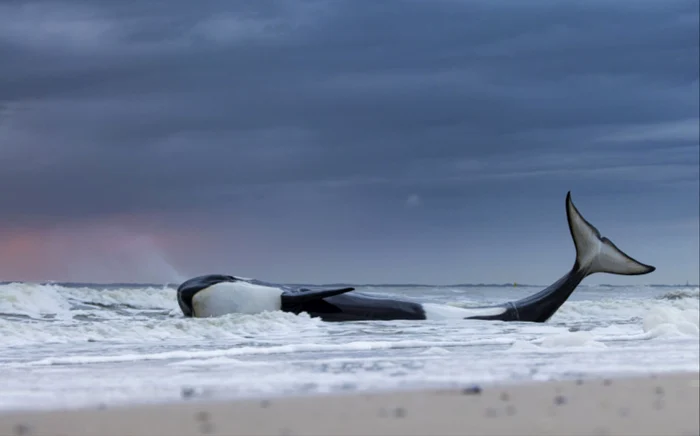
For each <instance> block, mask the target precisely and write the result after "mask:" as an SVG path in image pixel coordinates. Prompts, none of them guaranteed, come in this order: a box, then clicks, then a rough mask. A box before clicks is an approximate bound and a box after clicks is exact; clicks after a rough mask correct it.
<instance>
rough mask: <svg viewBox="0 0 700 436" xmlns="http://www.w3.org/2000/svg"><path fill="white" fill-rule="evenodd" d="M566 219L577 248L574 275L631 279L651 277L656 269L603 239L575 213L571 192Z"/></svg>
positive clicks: (568, 197) (576, 210)
mask: <svg viewBox="0 0 700 436" xmlns="http://www.w3.org/2000/svg"><path fill="white" fill-rule="evenodd" d="M566 217H567V220H568V223H569V231H570V232H571V237H572V238H573V240H574V245H575V246H576V264H575V265H574V270H575V271H580V272H582V273H584V274H585V275H586V276H588V275H591V274H594V273H600V272H602V273H609V274H618V275H627V276H632V275H642V274H648V273H650V272H652V271H654V270H655V269H656V268H655V267H653V266H651V265H646V264H643V263H641V262H639V261H638V260H636V259H633V258H632V257H630V256H629V255H628V254H627V253H625V252H624V251H622V250H620V249H619V248H617V246H616V245H615V244H614V243H613V242H612V241H611V240H610V239H608V238H606V237H604V236H601V234H600V232H599V231H598V229H596V228H595V226H593V225H592V224H591V223H589V222H588V221H586V219H585V218H584V217H583V216H582V215H581V213H580V212H579V211H578V209H576V206H574V203H573V201H571V191H569V192H568V193H567V194H566Z"/></svg>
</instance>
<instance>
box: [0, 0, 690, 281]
mask: <svg viewBox="0 0 700 436" xmlns="http://www.w3.org/2000/svg"><path fill="white" fill-rule="evenodd" d="M698 26H699V22H698V3H697V0H657V1H651V0H641V1H640V0H635V1H632V0H629V1H627V0H624V1H623V0H619V1H610V0H604V1H603V0H589V1H586V2H573V1H559V2H554V1H545V0H531V1H527V2H525V1H503V0H482V1H476V0H469V1H467V0H423V1H418V0H405V1H401V0H394V1H378V0H372V1H370V0H346V1H341V0H338V1H300V0H279V1H266V0H250V1H246V0H236V1H230V0H215V1H197V2H192V1H184V0H167V1H165V0H163V1H135V0H125V1H113V0H110V1H106V0H105V1H96V0H91V1H87V0H85V1H78V0H73V1H60V0H50V1H31V0H23V1H20V0H16V1H12V0H6V1H3V2H2V3H0V64H1V67H0V165H1V167H0V187H1V188H0V206H1V209H0V280H33V281H34V280H41V281H43V280H61V281H65V280H70V281H93V282H94V281H100V282H111V281H121V282H143V281H151V282H152V281H156V282H163V281H166V282H173V281H175V282H177V281H179V280H183V279H185V278H188V277H190V276H193V275H196V274H202V273H210V272H216V273H227V274H236V275H242V276H248V277H256V278H259V279H262V280H270V281H278V282H304V283H328V282H353V283H358V282H360V283H367V282H373V283H397V282H399V283H409V282H412V283H431V284H449V283H474V282H476V283H478V282H497V283H502V282H512V281H517V282H527V283H536V284H548V283H550V282H551V281H553V280H555V279H557V278H558V277H559V276H561V275H562V274H564V273H565V272H566V271H567V270H568V269H569V268H570V267H571V265H572V264H573V261H574V246H573V243H572V242H571V239H570V236H569V232H568V230H567V225H566V214H565V209H564V199H565V196H566V192H567V191H568V190H571V191H572V195H573V199H574V202H575V203H576V205H577V207H578V208H579V210H580V211H581V212H582V213H583V215H584V216H585V217H586V218H587V219H588V220H589V221H591V222H592V223H593V224H595V225H596V226H597V227H598V228H599V229H600V231H601V232H602V233H603V234H604V235H605V236H608V237H609V238H610V239H612V240H613V241H614V242H615V243H616V244H617V245H618V246H619V247H620V248H621V249H623V250H624V251H626V252H627V253H628V254H630V255H631V256H632V257H635V258H637V259H639V260H640V261H642V262H645V263H650V264H652V265H655V266H656V267H657V268H658V269H657V271H656V272H654V273H652V274H649V275H646V276H641V277H619V276H610V275H597V276H596V277H591V278H589V279H587V281H586V283H600V282H606V283H618V284H620V283H622V284H624V283H630V284H636V283H685V282H686V281H690V282H691V283H697V282H698V274H699V273H698V264H699V258H698V252H699V250H700V249H699V246H698V239H699V233H698V225H699V216H698V215H699V213H698V209H699V207H700V205H699V200H698V198H699V195H700V192H699V177H698V173H699V170H698V166H699V150H700V146H699V137H700V132H699V127H698V126H699V103H698V92H699V88H698V37H699V35H698Z"/></svg>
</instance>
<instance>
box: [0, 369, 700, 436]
mask: <svg viewBox="0 0 700 436" xmlns="http://www.w3.org/2000/svg"><path fill="white" fill-rule="evenodd" d="M699 389H700V381H699V373H698V372H697V371H694V372H682V373H662V374H660V375H655V374H649V375H646V376H638V375H632V376H624V377H609V378H586V379H581V380H564V381H543V382H524V383H517V384H512V383H508V384H501V383H493V384H484V385H480V386H474V387H471V388H469V387H467V388H461V389H458V388H445V389H422V390H416V389H413V390H402V391H381V392H372V393H338V394H317V395H309V396H283V397H279V398H277V397H272V398H269V399H265V398H264V397H261V398H256V399H251V398H244V399H232V400H204V399H201V400H200V399H196V398H193V399H191V400H183V401H179V402H169V403H156V404H153V403H149V404H138V405H119V406H113V407H109V408H98V407H94V408H80V409H66V410H55V409H54V410H18V411H12V410H5V411H0V435H2V436H4V435H8V436H9V435H18V436H19V435H22V436H24V435H27V436H28V435H32V436H40V435H66V436H79V435H85V436H87V435H91V436H107V435H115V436H116V435H120V436H127V435H162V436H175V435H230V436H233V435H302V434H303V435H375V434H376V435H380V434H381V435H398V434H401V435H428V434H434V435H472V434H473V435H497V434H499V435H532V434H540V435H581V436H584V435H586V436H591V435H622V434H627V435H632V434H634V435H656V436H658V435H665V436H666V435H683V436H686V435H699V434H700V412H699V411H698V410H699V406H700V404H699V402H700V400H699Z"/></svg>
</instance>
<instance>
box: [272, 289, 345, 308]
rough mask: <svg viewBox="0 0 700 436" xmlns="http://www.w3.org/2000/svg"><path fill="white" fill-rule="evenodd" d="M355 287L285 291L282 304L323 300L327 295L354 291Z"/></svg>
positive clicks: (293, 304)
mask: <svg viewBox="0 0 700 436" xmlns="http://www.w3.org/2000/svg"><path fill="white" fill-rule="evenodd" d="M354 290H355V288H339V289H318V290H311V289H302V290H301V291H300V292H284V293H283V294H282V306H283V307H284V306H297V305H300V304H304V303H308V302H310V301H314V300H321V299H323V298H326V297H332V296H334V295H340V294H344V293H346V292H350V291H354Z"/></svg>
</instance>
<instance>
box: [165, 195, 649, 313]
mask: <svg viewBox="0 0 700 436" xmlns="http://www.w3.org/2000/svg"><path fill="white" fill-rule="evenodd" d="M566 212H567V220H568V223H569V230H570V232H571V236H572V239H573V241H574V244H575V246H576V260H575V262H574V265H573V266H572V268H571V270H570V271H569V272H568V273H566V274H565V275H564V276H563V277H561V278H560V279H559V280H557V281H556V282H554V283H553V284H551V285H550V286H549V287H547V288H546V289H544V290H542V291H540V292H538V293H536V294H533V295H529V296H527V297H525V298H522V299H520V300H517V301H511V302H505V303H503V304H499V305H495V306H482V307H470V308H464V309H459V308H447V307H443V308H441V307H436V305H431V306H427V305H425V304H421V303H417V302H413V301H406V300H400V299H394V298H382V297H377V296H373V295H370V294H365V293H361V292H352V291H354V288H352V287H347V288H338V289H306V288H300V289H294V288H289V287H285V286H281V285H274V284H268V283H264V282H261V281H257V280H250V279H241V278H238V277H235V276H230V275H221V274H210V275H204V276H199V277H194V278H192V279H190V280H187V281H186V282H184V283H182V284H181V285H180V287H179V288H178V302H179V303H180V307H181V308H182V311H183V314H185V316H208V315H207V314H206V313H196V310H195V308H194V306H195V305H194V304H193V298H194V297H195V295H198V293H199V292H201V291H203V290H212V289H215V290H216V291H217V292H212V293H210V296H207V298H208V299H209V300H210V302H211V303H212V304H210V305H209V309H208V310H203V312H211V313H219V314H220V313H222V311H221V310H213V311H212V309H211V307H216V305H217V304H218V303H217V301H218V302H221V304H223V305H227V307H228V306H230V307H231V309H230V310H228V311H225V310H224V311H223V312H224V313H231V312H239V311H240V312H243V313H254V312H255V310H261V309H265V310H282V311H284V312H290V313H295V314H300V313H308V314H309V315H310V316H312V317H318V318H321V319H323V320H324V321H372V320H425V319H435V318H446V317H447V318H463V319H475V320H476V319H479V320H500V321H527V322H545V321H547V320H548V319H549V318H550V317H551V316H552V315H553V314H554V313H555V312H556V311H557V310H558V309H559V307H561V305H562V304H564V302H566V300H567V299H568V298H569V296H570V295H571V293H572V292H573V291H574V290H575V289H576V287H577V286H578V285H579V283H581V281H582V280H583V279H584V278H586V277H587V276H588V275H591V274H593V273H596V272H606V273H611V274H621V275H640V274H648V273H650V272H652V271H654V270H655V268H654V267H653V266H650V265H645V264H643V263H640V262H638V261H636V260H634V259H633V258H631V257H629V256H628V255H627V254H625V253H624V252H622V251H621V250H619V249H618V248H617V247H616V246H615V245H614V244H613V243H612V242H611V241H610V240H609V239H607V238H605V237H601V235H600V232H599V231H598V230H597V229H596V228H595V227H594V226H592V225H591V224H590V223H589V222H587V221H586V220H585V219H584V218H583V217H582V216H581V214H580V213H579V212H578V210H577V209H576V207H575V206H574V205H573V202H572V201H571V194H570V193H569V194H567V196H566ZM222 284H228V288H226V289H224V288H225V286H224V287H222V286H221V285H222ZM237 284H241V286H244V287H248V288H250V287H251V286H260V289H264V290H265V292H267V293H268V294H269V295H267V297H266V298H267V299H268V300H265V301H264V302H262V303H261V302H256V304H254V305H252V306H251V305H248V306H250V307H248V306H246V304H239V303H243V302H245V301H243V300H245V299H248V300H250V299H251V298H253V299H254V298H256V294H255V293H251V292H252V291H250V290H247V291H245V292H243V293H241V294H236V293H237V292H238V291H237V289H238V287H237V286H238V285H237ZM217 286H219V288H216V287H217ZM248 288H246V289H248ZM219 289H220V291H219ZM251 289H254V288H251ZM275 290H277V291H275ZM261 292H262V291H261ZM275 292H279V295H276V294H275ZM239 295H240V296H239ZM277 298H279V302H278V301H277ZM202 300H203V301H206V300H205V299H204V298H202ZM232 302H233V303H232ZM258 303H260V304H258ZM244 306H246V309H244V310H241V309H239V308H243V307H244ZM202 307H204V306H202ZM268 308H269V309H268Z"/></svg>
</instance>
